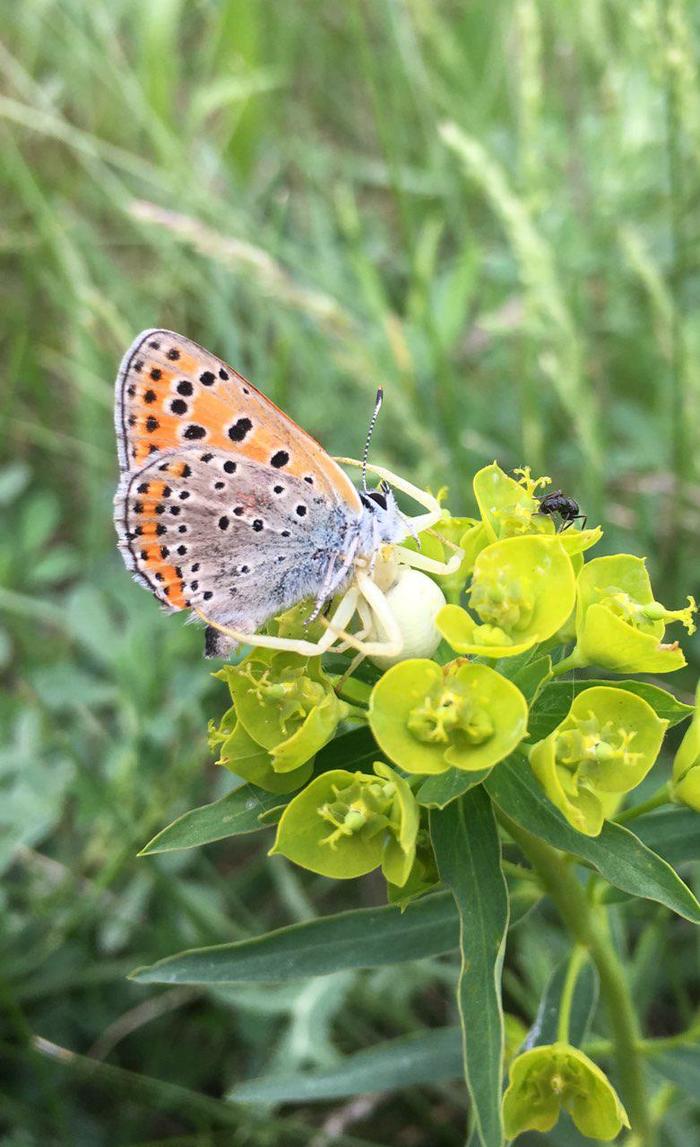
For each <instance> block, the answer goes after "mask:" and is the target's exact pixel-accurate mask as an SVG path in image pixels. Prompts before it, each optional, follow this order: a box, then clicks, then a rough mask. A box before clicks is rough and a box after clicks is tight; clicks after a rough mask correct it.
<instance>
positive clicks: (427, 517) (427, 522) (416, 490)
mask: <svg viewBox="0 0 700 1147" xmlns="http://www.w3.org/2000/svg"><path fill="white" fill-rule="evenodd" d="M335 461H336V462H339V463H340V464H341V466H358V467H360V468H362V463H361V462H358V461H357V459H356V458H336V459H335ZM367 469H368V471H369V472H370V474H376V475H377V477H378V478H383V479H384V481H385V482H388V483H389V485H390V486H392V487H393V488H394V489H395V490H401V492H402V493H403V494H407V495H408V497H409V498H413V500H414V502H417V503H418V505H419V506H424V507H425V509H426V510H427V511H428V513H427V514H418V515H417V516H416V517H415V518H410V519H408V520H409V521H410V522H411V530H415V531H416V532H417V533H421V531H422V530H427V529H429V528H430V526H434V525H436V523H437V522H439V521H440V518H441V517H442V509H441V507H440V503H439V502H438V500H437V498H435V497H433V495H432V494H428V492H427V491H426V490H421V489H420V487H419V486H414V485H413V483H412V482H407V481H406V479H405V478H400V477H399V476H398V474H394V473H392V471H391V470H386V469H385V468H384V466H372V465H368V466H367Z"/></svg>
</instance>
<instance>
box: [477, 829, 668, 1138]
mask: <svg viewBox="0 0 700 1147" xmlns="http://www.w3.org/2000/svg"><path fill="white" fill-rule="evenodd" d="M498 816H499V819H500V821H501V823H502V825H503V827H504V828H505V829H506V831H507V832H508V834H509V835H510V837H511V838H512V839H513V840H514V841H515V843H516V844H517V845H518V846H519V847H520V849H521V850H522V852H523V853H524V854H525V856H526V857H527V858H528V860H529V861H530V863H531V864H532V866H533V868H535V869H536V870H537V872H538V873H539V875H540V878H541V880H542V883H543V885H544V887H545V888H546V890H547V892H548V894H549V896H550V897H551V899H552V900H553V902H554V904H555V906H556V908H557V910H558V912H559V915H560V916H561V918H562V920H563V922H564V924H565V925H566V927H567V929H568V931H569V933H570V934H571V936H572V937H573V939H574V940H575V941H576V943H577V944H579V945H581V946H582V947H583V948H585V949H586V950H587V952H588V953H589V955H590V957H591V959H592V960H593V963H594V964H595V966H596V968H597V970H598V975H599V977H600V987H601V992H602V995H603V999H604V1001H605V1005H606V1009H607V1013H608V1018H609V1021H610V1028H611V1032H612V1041H613V1046H614V1049H615V1062H616V1066H617V1072H618V1077H619V1081H620V1091H621V1093H622V1098H623V1101H624V1103H625V1106H626V1107H627V1110H628V1112H629V1117H630V1120H631V1122H632V1128H633V1130H634V1132H635V1133H636V1136H637V1144H638V1147H651V1143H652V1123H651V1118H650V1115H649V1108H648V1104H647V1095H648V1088H647V1083H646V1078H645V1076H646V1073H645V1067H644V1061H643V1057H642V1055H641V1052H640V1048H639V1044H640V1040H641V1033H640V1030H639V1023H638V1021H637V1014H636V1012H635V1009H634V1004H633V1002H632V997H631V994H630V990H629V986H628V984H627V981H626V978H625V972H624V969H623V967H622V965H621V963H620V960H619V958H618V956H617V953H616V952H615V949H614V947H613V945H612V942H611V939H610V932H609V927H608V919H607V915H606V914H605V911H604V909H603V908H602V906H598V905H596V906H594V905H592V904H591V903H590V901H589V900H588V897H587V896H586V893H585V891H584V889H583V888H582V886H581V884H580V883H579V881H578V880H577V878H576V875H575V873H574V872H572V870H571V866H570V865H569V864H567V863H565V858H564V854H562V853H560V852H558V851H557V850H556V849H555V848H552V847H551V846H550V845H548V844H545V842H544V841H543V840H540V839H539V838H538V837H536V836H533V835H532V834H531V833H529V832H528V831H527V830H526V829H524V828H521V826H520V825H518V824H516V823H515V822H514V821H512V820H511V819H510V817H509V816H507V815H506V814H505V813H502V812H499V813H498Z"/></svg>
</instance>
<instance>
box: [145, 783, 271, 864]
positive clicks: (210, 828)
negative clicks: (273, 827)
mask: <svg viewBox="0 0 700 1147" xmlns="http://www.w3.org/2000/svg"><path fill="white" fill-rule="evenodd" d="M284 800H285V798H284V797H281V796H279V794H277V793H265V792H263V790H262V789H259V788H257V787H256V785H241V787H240V788H238V789H234V791H233V792H232V793H228V794H227V795H226V796H225V797H222V798H221V800H218V801H214V802H213V803H212V804H205V805H201V806H200V808H193V809H190V810H189V812H185V813H183V814H182V816H179V817H178V818H177V820H174V821H173V822H172V824H169V825H168V826H167V828H163V829H161V831H160V832H159V833H158V834H157V835H156V836H154V837H153V840H149V842H148V844H146V845H144V847H143V848H142V849H141V851H140V852H139V856H150V855H151V853H154V852H174V851H175V850H176V849H179V848H197V847H198V846H199V845H202V844H210V843H211V842H212V841H214V840H223V839H224V837H227V836H238V835H240V834H241V833H245V832H258V831H259V830H260V829H262V828H264V827H265V825H264V824H261V823H260V815H261V813H264V812H267V811H268V810H269V809H271V808H275V806H277V805H279V804H281V803H283V802H284Z"/></svg>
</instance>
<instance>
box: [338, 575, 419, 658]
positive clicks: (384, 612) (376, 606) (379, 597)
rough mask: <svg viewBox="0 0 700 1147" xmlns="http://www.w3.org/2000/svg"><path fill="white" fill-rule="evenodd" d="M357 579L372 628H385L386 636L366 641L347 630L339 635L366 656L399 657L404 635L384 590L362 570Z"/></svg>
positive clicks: (346, 643) (380, 630) (379, 629)
mask: <svg viewBox="0 0 700 1147" xmlns="http://www.w3.org/2000/svg"><path fill="white" fill-rule="evenodd" d="M355 581H356V584H357V587H358V589H359V591H360V593H361V594H362V596H363V597H364V599H365V601H366V602H367V605H368V606H369V609H370V614H371V622H372V628H373V629H375V630H377V631H379V632H382V630H383V631H384V633H385V634H386V638H385V640H384V641H364V640H363V639H361V638H360V637H359V636H357V635H356V634H354V633H348V632H347V631H343V632H342V633H339V634H338V635H339V636H340V637H341V638H342V640H343V642H345V645H346V646H349V647H350V648H351V649H356V650H357V651H358V653H362V654H363V655H364V656H365V657H398V656H399V654H400V653H401V651H402V650H403V646H404V640H403V635H402V633H401V629H400V627H399V623H398V622H397V620H396V618H395V617H394V614H393V613H392V610H391V607H390V605H389V603H388V601H387V599H386V596H385V594H384V592H383V591H382V590H381V589H380V588H379V586H378V585H377V584H376V582H374V581H373V580H372V578H371V577H370V576H369V575H368V574H366V573H364V572H363V571H362V570H357V571H356V573H355ZM360 616H362V614H361V615H360ZM337 632H338V631H337Z"/></svg>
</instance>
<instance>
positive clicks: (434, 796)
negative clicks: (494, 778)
mask: <svg viewBox="0 0 700 1147" xmlns="http://www.w3.org/2000/svg"><path fill="white" fill-rule="evenodd" d="M490 772H491V770H490V769H479V770H478V772H475V773H467V772H465V771H464V769H449V770H448V771H447V772H446V773H438V775H437V776H435V777H428V779H427V780H426V781H423V784H422V785H421V786H420V788H419V789H418V790H417V792H416V800H417V801H418V804H422V805H424V806H425V807H426V808H444V807H445V805H448V804H449V803H450V801H454V800H457V798H458V797H461V796H464V794H465V793H468V792H469V790H470V789H473V788H474V786H475V785H480V784H481V782H482V781H483V780H485V778H486V777H487V776H488V775H489V773H490Z"/></svg>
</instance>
